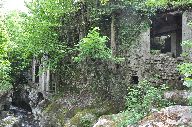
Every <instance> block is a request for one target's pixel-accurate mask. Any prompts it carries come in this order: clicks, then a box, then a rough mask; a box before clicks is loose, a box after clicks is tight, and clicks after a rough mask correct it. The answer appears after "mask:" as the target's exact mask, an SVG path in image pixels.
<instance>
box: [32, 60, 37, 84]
mask: <svg viewBox="0 0 192 127" xmlns="http://www.w3.org/2000/svg"><path fill="white" fill-rule="evenodd" d="M35 66H36V59H35V57H33V61H32V83H35Z"/></svg>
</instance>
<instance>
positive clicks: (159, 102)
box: [119, 80, 168, 126]
mask: <svg viewBox="0 0 192 127" xmlns="http://www.w3.org/2000/svg"><path fill="white" fill-rule="evenodd" d="M166 89H167V88H166V87H165V85H163V86H161V87H160V88H156V87H154V86H152V84H150V83H149V82H148V81H146V80H144V81H142V82H140V83H139V84H138V85H137V86H133V87H130V88H129V89H128V90H129V92H128V95H127V98H126V99H127V103H126V106H127V110H126V111H125V112H124V113H125V116H126V117H127V118H126V119H125V120H124V121H122V122H121V123H120V125H119V126H125V125H130V124H136V123H137V122H138V121H139V120H141V119H142V118H143V117H144V116H146V115H148V114H149V113H150V111H151V109H153V108H160V107H163V106H166V105H168V103H167V102H168V101H167V100H165V99H164V98H163V92H164V91H165V90H166Z"/></svg>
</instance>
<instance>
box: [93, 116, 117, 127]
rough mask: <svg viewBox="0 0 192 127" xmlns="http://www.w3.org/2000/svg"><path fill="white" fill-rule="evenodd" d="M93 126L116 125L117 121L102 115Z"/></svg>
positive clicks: (111, 126) (107, 126) (106, 126)
mask: <svg viewBox="0 0 192 127" xmlns="http://www.w3.org/2000/svg"><path fill="white" fill-rule="evenodd" d="M93 127H116V123H115V122H114V121H113V120H109V119H106V118H102V117H101V118H99V120H98V121H97V123H96V124H95V125H94V126H93Z"/></svg>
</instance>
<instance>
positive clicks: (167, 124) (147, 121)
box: [128, 105, 192, 127]
mask: <svg viewBox="0 0 192 127" xmlns="http://www.w3.org/2000/svg"><path fill="white" fill-rule="evenodd" d="M191 109H192V106H181V105H175V106H170V107H166V108H163V109H161V110H160V111H157V112H154V113H152V114H151V115H149V116H147V117H145V118H144V119H143V120H141V121H140V122H139V125H138V127H181V126H182V127H190V126H191V125H192V110H191ZM128 127H132V126H128Z"/></svg>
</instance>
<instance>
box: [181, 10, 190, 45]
mask: <svg viewBox="0 0 192 127" xmlns="http://www.w3.org/2000/svg"><path fill="white" fill-rule="evenodd" d="M189 21H192V11H191V10H190V11H185V12H184V13H183V15H182V41H187V40H189V39H192V28H191V27H190V26H189V25H188V23H189Z"/></svg>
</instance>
